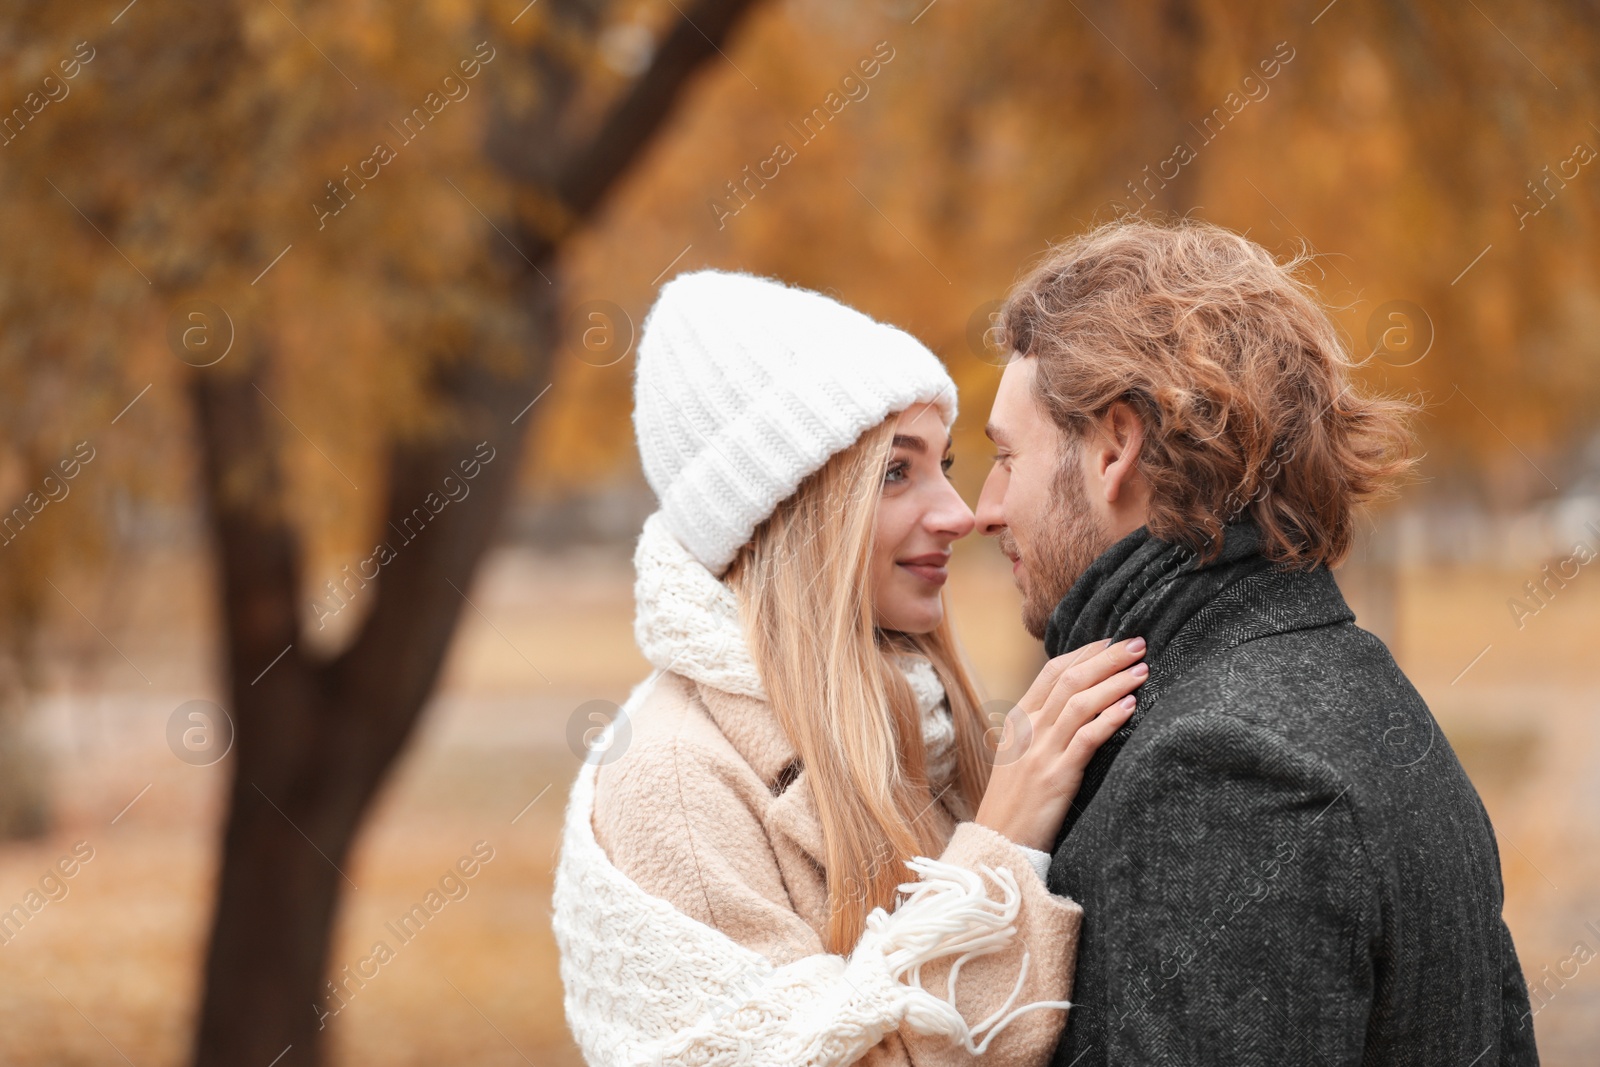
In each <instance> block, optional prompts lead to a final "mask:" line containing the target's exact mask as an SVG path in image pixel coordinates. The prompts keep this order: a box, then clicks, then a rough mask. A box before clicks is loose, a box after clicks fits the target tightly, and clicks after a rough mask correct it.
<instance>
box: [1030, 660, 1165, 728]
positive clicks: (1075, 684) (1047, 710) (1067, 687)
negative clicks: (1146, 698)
mask: <svg viewBox="0 0 1600 1067" xmlns="http://www.w3.org/2000/svg"><path fill="white" fill-rule="evenodd" d="M1144 650H1145V643H1144V638H1142V637H1135V638H1131V639H1129V640H1127V641H1120V642H1118V643H1117V644H1114V645H1108V646H1107V647H1106V648H1104V649H1102V650H1101V651H1100V652H1098V653H1096V654H1094V655H1091V656H1088V657H1086V658H1085V659H1083V660H1082V661H1081V662H1079V663H1077V664H1074V665H1073V666H1070V667H1068V668H1066V669H1065V670H1063V671H1062V672H1061V674H1060V675H1059V676H1058V677H1057V678H1056V682H1055V685H1053V686H1052V687H1051V688H1050V693H1049V695H1048V696H1046V697H1045V700H1044V704H1043V706H1042V707H1041V708H1040V709H1039V710H1040V711H1042V712H1043V713H1044V715H1043V718H1042V719H1041V720H1040V722H1039V724H1038V725H1039V726H1040V728H1041V729H1043V728H1046V727H1048V726H1049V725H1050V724H1051V723H1053V722H1055V720H1056V718H1057V717H1058V716H1060V714H1061V712H1062V709H1063V708H1065V707H1066V706H1067V704H1068V703H1069V702H1070V701H1071V700H1072V699H1073V698H1074V697H1076V696H1078V695H1079V694H1081V693H1085V692H1088V691H1090V690H1092V689H1094V688H1095V687H1096V686H1099V685H1103V684H1104V683H1105V682H1106V681H1107V680H1108V679H1110V678H1112V677H1114V676H1115V675H1116V674H1117V672H1119V671H1122V670H1125V669H1126V668H1127V667H1129V666H1130V665H1131V664H1133V663H1135V662H1136V661H1138V660H1139V659H1140V658H1141V657H1142V656H1143V655H1144ZM1130 691H1131V690H1129V689H1124V690H1122V691H1121V692H1118V693H1115V694H1114V695H1112V696H1111V697H1110V698H1108V699H1106V700H1102V701H1100V703H1098V704H1094V705H1092V708H1091V710H1093V711H1098V710H1100V709H1101V708H1103V707H1105V706H1106V705H1107V704H1110V703H1111V701H1113V700H1115V699H1116V698H1117V697H1120V696H1122V694H1123V693H1126V692H1130ZM1077 706H1078V707H1079V709H1080V711H1081V710H1083V708H1084V704H1083V702H1082V701H1079V702H1078V705H1077Z"/></svg>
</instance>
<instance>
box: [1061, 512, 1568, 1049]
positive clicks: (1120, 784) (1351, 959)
mask: <svg viewBox="0 0 1600 1067" xmlns="http://www.w3.org/2000/svg"><path fill="white" fill-rule="evenodd" d="M1260 545H1261V539H1260V532H1259V530H1258V529H1257V528H1256V527H1255V526H1254V525H1252V524H1250V523H1239V524H1235V525H1232V526H1230V527H1229V528H1228V529H1227V532H1226V538H1225V541H1224V549H1223V552H1222V554H1221V557H1220V558H1219V559H1217V560H1215V561H1213V562H1212V563H1211V564H1209V565H1207V566H1204V567H1197V566H1195V564H1194V561H1193V558H1192V556H1191V555H1190V554H1189V553H1186V552H1185V551H1183V550H1182V549H1181V548H1179V547H1178V546H1176V545H1172V544H1169V543H1165V542H1162V541H1160V540H1157V539H1155V538H1152V537H1151V536H1150V534H1149V531H1148V529H1147V528H1141V529H1140V530H1138V531H1136V532H1134V533H1132V534H1130V535H1128V536H1127V537H1126V538H1124V539H1123V540H1122V541H1120V542H1118V543H1117V544H1116V545H1114V546H1112V547H1111V548H1110V549H1108V550H1107V551H1106V552H1105V553H1104V554H1103V555H1102V556H1101V557H1100V558H1099V559H1098V560H1096V562H1095V563H1094V564H1093V565H1092V566H1091V567H1090V568H1089V570H1088V571H1087V572H1086V573H1085V574H1084V575H1083V576H1082V578H1080V579H1079V581H1078V582H1077V583H1076V584H1075V585H1074V586H1073V588H1072V589H1071V590H1070V591H1069V592H1068V594H1067V596H1066V597H1065V598H1063V600H1062V602H1061V603H1060V604H1059V605H1058V606H1057V608H1056V611H1055V613H1054V615H1053V616H1052V618H1051V620H1050V624H1049V627H1048V630H1047V633H1046V649H1047V650H1048V651H1049V652H1050V654H1051V655H1056V654H1059V653H1061V652H1064V651H1066V650H1068V649H1070V648H1075V647H1077V646H1078V645H1081V644H1083V643H1085V642H1088V641H1092V640H1096V639H1098V638H1102V637H1112V638H1118V639H1120V638H1123V637H1131V636H1134V635H1136V634H1142V635H1143V636H1144V637H1145V638H1146V640H1147V641H1148V642H1149V646H1150V647H1149V651H1148V652H1147V654H1146V658H1147V660H1148V662H1149V663H1150V679H1149V681H1148V682H1147V683H1146V684H1145V686H1144V687H1143V688H1142V689H1141V690H1140V691H1139V705H1138V708H1137V710H1136V711H1135V713H1134V715H1133V716H1132V718H1131V719H1130V720H1129V722H1128V723H1127V724H1126V725H1125V726H1124V727H1123V728H1122V729H1121V730H1120V731H1118V734H1117V735H1116V736H1115V737H1114V738H1113V739H1112V740H1111V741H1110V742H1109V743H1107V744H1106V745H1105V746H1104V747H1102V749H1101V750H1100V752H1099V753H1097V754H1096V756H1095V757H1094V759H1093V761H1092V762H1091V763H1090V765H1089V768H1088V771H1087V773H1086V775H1085V783H1084V787H1083V789H1082V790H1081V791H1080V792H1079V794H1078V797H1077V800H1076V803H1075V805H1074V808H1073V810H1072V812H1071V814H1070V815H1069V816H1068V820H1067V823H1066V825H1065V826H1064V827H1063V830H1062V835H1061V837H1060V838H1059V839H1058V841H1057V844H1056V848H1055V852H1054V857H1053V861H1052V865H1051V869H1050V882H1049V884H1050V888H1051V889H1052V890H1053V891H1055V892H1058V893H1063V894H1070V895H1071V896H1072V897H1073V898H1074V899H1076V900H1078V901H1079V902H1080V903H1082V904H1083V907H1084V913H1085V917H1084V924H1083V931H1082V935H1081V937H1082V940H1081V943H1080V950H1079V957H1078V969H1077V976H1076V985H1075V987H1076V989H1077V996H1076V1002H1077V1007H1076V1008H1075V1009H1074V1011H1073V1012H1072V1014H1071V1017H1070V1018H1069V1020H1068V1027H1067V1032H1066V1034H1065V1036H1064V1037H1063V1039H1062V1042H1061V1044H1060V1046H1059V1048H1058V1049H1057V1052H1056V1057H1055V1059H1054V1061H1053V1062H1054V1063H1055V1064H1056V1065H1057V1067H1068V1065H1071V1067H1098V1065H1102V1064H1140V1065H1146V1064H1152V1065H1159V1064H1184V1065H1195V1064H1229V1065H1251V1064H1260V1065H1262V1067H1268V1065H1270V1067H1282V1065H1286V1064H1295V1065H1301V1064H1373V1065H1376V1064H1394V1065H1401V1064H1404V1065H1408V1067H1409V1065H1434V1064H1437V1065H1440V1067H1444V1065H1453V1067H1465V1065H1467V1064H1474V1065H1475V1067H1488V1065H1491V1064H1516V1065H1525V1064H1535V1063H1537V1062H1538V1055H1537V1052H1536V1050H1535V1046H1534V1040H1533V1030H1532V1025H1531V1019H1532V1016H1531V1014H1530V1012H1529V1006H1528V994H1527V988H1526V985H1525V983H1524V981H1523V977H1522V971H1521V968H1520V966H1519V964H1518V962H1517V958H1516V953H1515V950H1514V949H1513V947H1512V943H1511V937H1510V934H1509V932H1508V931H1507V929H1506V927H1505V924H1504V922H1503V921H1502V920H1501V916H1500V910H1501V903H1502V886H1501V880H1500V864H1499V854H1498V851H1497V848H1496V843H1495V837H1494V830H1493V828H1492V827H1491V825H1490V823H1489V818H1488V815H1487V813H1486V812H1485V811H1484V808H1483V805H1482V803H1481V801H1480V800H1479V798H1478V795H1477V792H1476V791H1475V790H1474V789H1473V787H1472V783H1471V782H1470V781H1469V780H1468V779H1467V776H1466V774H1465V772H1464V771H1463V770H1462V768H1461V765H1460V763H1459V762H1458V761H1457V759H1456V757H1455V754H1454V752H1452V751H1451V748H1450V745H1449V743H1448V742H1447V741H1446V740H1445V737H1444V734H1443V733H1442V732H1441V731H1440V729H1439V726H1438V723H1437V722H1436V721H1435V720H1434V718H1433V716H1432V714H1431V713H1430V712H1429V711H1428V708H1427V706H1426V704H1425V703H1424V702H1423V700H1422V698H1421V697H1420V696H1419V695H1418V693H1417V691H1416V690H1415V689H1414V688H1413V687H1412V685H1411V683H1410V682H1409V681H1408V680H1407V679H1406V677H1405V676H1404V675H1403V674H1402V673H1401V672H1400V670H1399V668H1398V667H1397V666H1396V665H1395V662H1394V660H1393V658H1392V657H1391V656H1390V654H1389V651H1388V649H1387V648H1386V647H1385V646H1384V645H1383V643H1382V642H1381V641H1379V640H1378V639H1377V638H1376V637H1374V636H1373V635H1372V634H1370V633H1368V632H1366V631H1365V630H1362V629H1360V628H1359V627H1357V626H1356V625H1355V621H1354V620H1355V617H1354V615H1353V614H1352V613H1351V611H1350V609H1349V607H1348V606H1347V605H1346V604H1345V601H1344V598H1343V596H1342V595H1341V594H1340V592H1339V589H1338V586H1337V584H1336V583H1335V581H1334V579H1333V575H1332V574H1331V573H1330V572H1329V571H1328V570H1327V569H1326V568H1322V567H1318V568H1314V569H1310V570H1306V569H1301V570H1288V569H1285V568H1282V567H1280V566H1277V565H1275V564H1273V563H1271V562H1270V561H1269V560H1267V559H1266V558H1265V557H1263V556H1262V555H1261V552H1260Z"/></svg>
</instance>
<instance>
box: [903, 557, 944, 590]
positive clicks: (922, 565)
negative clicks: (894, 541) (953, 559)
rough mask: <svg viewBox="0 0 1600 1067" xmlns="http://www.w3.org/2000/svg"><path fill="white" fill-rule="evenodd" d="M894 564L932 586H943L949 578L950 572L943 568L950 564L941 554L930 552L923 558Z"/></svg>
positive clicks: (904, 560)
mask: <svg viewBox="0 0 1600 1067" xmlns="http://www.w3.org/2000/svg"><path fill="white" fill-rule="evenodd" d="M896 562H897V563H898V564H899V565H900V566H901V567H904V568H905V569H906V570H908V571H910V572H911V573H912V574H915V575H916V576H917V577H918V578H921V579H922V580H923V581H925V582H931V583H932V584H934V585H943V584H944V582H945V579H946V578H948V577H950V572H949V571H948V570H947V569H946V567H945V564H947V563H949V562H950V557H949V556H948V555H943V554H941V553H935V552H930V553H929V554H928V555H925V556H913V557H912V558H911V559H902V560H898V561H896Z"/></svg>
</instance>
